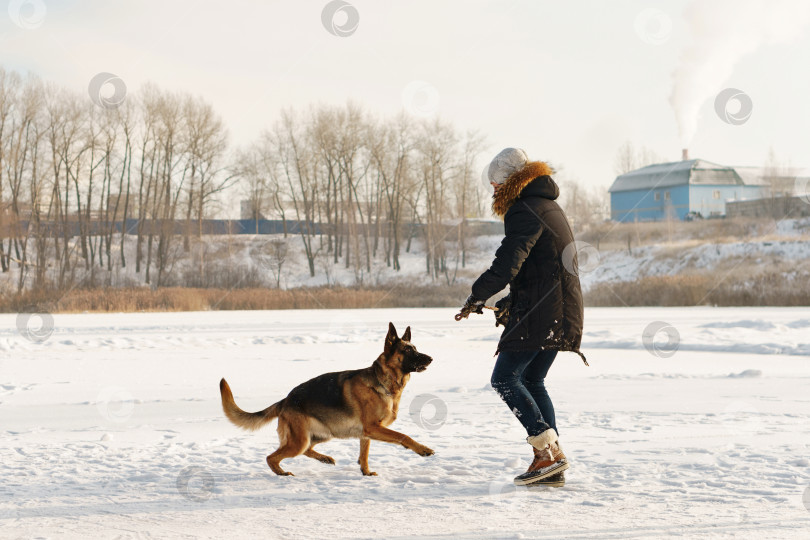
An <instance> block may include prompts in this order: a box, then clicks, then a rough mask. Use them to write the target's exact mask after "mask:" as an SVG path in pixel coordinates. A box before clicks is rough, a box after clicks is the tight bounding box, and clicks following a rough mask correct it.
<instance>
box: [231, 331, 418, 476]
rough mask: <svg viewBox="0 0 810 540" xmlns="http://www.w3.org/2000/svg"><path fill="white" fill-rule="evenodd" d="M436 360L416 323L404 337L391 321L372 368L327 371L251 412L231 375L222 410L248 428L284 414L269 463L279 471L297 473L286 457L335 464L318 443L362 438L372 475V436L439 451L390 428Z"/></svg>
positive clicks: (363, 461) (363, 465)
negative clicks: (416, 339)
mask: <svg viewBox="0 0 810 540" xmlns="http://www.w3.org/2000/svg"><path fill="white" fill-rule="evenodd" d="M432 361H433V359H432V358H431V357H430V356H428V355H426V354H422V353H420V352H417V350H416V347H414V346H413V345H412V344H411V327H410V326H409V327H408V328H407V329H406V330H405V333H404V334H402V338H401V339H400V338H399V337H397V331H396V328H394V325H393V324H391V323H388V335H387V336H386V337H385V350H384V351H383V353H382V354H381V355H380V356H378V357H377V359H376V360H375V361H374V363H373V364H371V366H370V367H367V368H364V369H355V370H350V371H338V372H335V373H325V374H323V375H319V376H318V377H315V378H314V379H310V380H308V381H307V382H305V383H303V384H300V385H298V386H296V387H295V388H293V389H292V391H291V392H290V393H289V394H288V395H287V397H286V398H284V399H282V400H281V401H279V402H278V403H274V404H273V405H270V406H269V407H267V408H266V409H264V410H263V411H259V412H255V413H248V412H245V411H243V410H242V409H240V408H239V407H238V406H237V405H236V403H235V402H234V400H233V393H232V392H231V388H230V387H229V386H228V383H227V382H226V381H225V379H222V380H221V381H220V382H219V391H220V394H221V395H222V409H223V410H224V411H225V416H227V417H228V420H230V421H231V422H233V423H234V424H236V425H237V426H239V427H240V428H243V429H248V430H251V431H252V430H256V429H259V428H260V427H262V426H263V425H265V424H267V423H268V422H270V421H271V420H273V419H274V418H278V428H277V429H278V438H279V443H280V445H279V447H278V450H276V451H275V452H273V453H272V454H270V455H269V456H267V464H268V465H269V466H270V469H272V471H273V472H274V473H276V474H278V475H284V476H292V475H293V474H292V473H291V472H288V471H285V470H284V469H282V468H281V460H283V459H286V458H291V457H295V456H299V455H301V454H304V455H305V456H307V457H310V458H313V459H317V460H318V461H321V462H323V463H328V464H330V465H334V464H335V460H334V459H332V458H331V457H329V456H325V455H323V454H319V453H318V452H316V451H315V450H314V448H315V445H316V444H320V443H322V442H325V441H328V440H329V439H331V438H333V437H337V438H341V439H349V438H359V439H360V457H359V459H358V460H357V463H359V464H360V470H361V471H362V472H363V474H364V475H366V476H375V475H376V474H377V473H375V472H372V471H370V470H369V468H368V449H369V445H370V443H371V439H374V440H376V441H383V442H388V443H395V444H401V445H402V446H404V447H405V448H408V449H410V450H413V451H414V452H416V453H417V454H419V455H420V456H430V455H432V454H433V450H431V449H430V448H428V447H427V446H424V445H422V444H419V443H418V442H416V441H414V440H413V439H411V438H410V437H408V436H407V435H404V434H402V433H398V432H396V431H394V430H391V429H388V426H389V425H391V423H393V421H394V420H396V418H397V411H398V409H399V399H400V397H401V396H402V391H403V390H404V389H405V385H406V384H407V383H408V380H409V379H410V377H411V373H413V372H414V371H416V372H421V371H425V369H427V366H428V364H430V363H431V362H432Z"/></svg>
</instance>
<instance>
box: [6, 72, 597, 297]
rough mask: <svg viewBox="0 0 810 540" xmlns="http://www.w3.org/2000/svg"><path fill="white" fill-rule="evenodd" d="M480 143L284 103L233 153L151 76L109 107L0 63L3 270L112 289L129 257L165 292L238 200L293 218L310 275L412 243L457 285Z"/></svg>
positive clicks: (436, 129) (39, 283)
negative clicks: (208, 226) (208, 227)
mask: <svg viewBox="0 0 810 540" xmlns="http://www.w3.org/2000/svg"><path fill="white" fill-rule="evenodd" d="M483 148H484V141H483V138H482V137H481V136H480V135H479V134H478V133H476V132H464V133H462V132H460V131H459V130H458V129H456V128H455V127H454V126H453V125H451V124H449V123H447V122H445V121H442V120H440V119H415V118H413V117H409V116H408V115H406V114H404V113H402V114H399V115H397V116H394V117H388V118H381V117H378V116H375V115H373V114H370V113H369V112H368V111H366V110H364V109H363V107H361V106H360V105H358V104H355V103H351V102H349V103H347V104H345V105H343V106H331V105H318V106H311V107H309V108H308V109H306V110H293V109H286V110H284V111H282V112H281V114H280V115H279V118H278V120H277V121H276V122H275V123H273V124H272V125H271V126H270V127H269V128H268V129H266V130H265V131H264V132H262V133H261V134H260V135H259V136H258V137H257V138H256V139H255V141H253V142H252V143H251V144H248V145H246V146H245V147H242V148H232V147H231V146H230V145H229V140H228V132H227V129H226V126H225V124H224V122H223V120H222V118H221V117H220V116H219V114H218V113H217V112H216V111H215V110H214V108H213V106H212V105H211V104H210V103H208V102H206V101H205V100H204V99H202V98H200V97H197V96H193V95H191V94H188V93H183V92H170V91H166V90H162V89H160V88H159V87H157V86H155V85H153V84H147V85H146V86H144V87H143V88H142V89H141V90H140V91H138V92H137V93H130V94H128V95H127V96H126V99H125V100H123V102H121V103H120V104H117V106H115V107H108V106H100V105H99V104H98V103H96V102H94V100H92V99H89V98H88V96H87V94H84V93H79V92H74V91H70V90H67V89H65V88H61V87H59V86H57V85H54V84H49V83H44V82H42V81H41V80H39V79H38V78H37V77H35V76H31V75H28V76H21V75H19V74H18V73H16V72H14V71H6V70H5V69H3V68H2V67H0V270H2V272H3V273H9V272H10V271H11V270H12V269H15V268H16V269H17V270H18V272H17V273H16V275H15V281H16V288H17V290H18V291H21V290H23V289H24V288H26V287H34V288H55V289H59V290H63V289H66V288H70V287H76V286H98V285H106V284H110V283H111V282H112V280H111V276H112V274H113V273H115V272H120V271H121V269H123V268H127V265H134V267H135V274H136V275H137V276H139V277H138V279H139V281H140V282H142V283H146V284H150V285H152V286H153V287H160V286H164V285H166V284H167V283H169V282H170V281H171V279H170V277H171V274H172V271H173V269H174V267H175V264H176V263H177V262H178V261H179V260H180V259H181V258H183V257H187V258H188V259H189V260H192V261H195V264H199V272H201V273H202V272H204V271H205V267H206V265H205V250H204V249H202V248H201V247H199V246H198V244H199V243H200V242H199V240H200V238H201V236H202V223H203V219H205V218H207V217H212V215H213V214H214V213H216V212H217V211H218V210H219V209H220V208H221V204H222V203H223V202H225V201H226V200H227V199H228V198H234V197H241V198H243V199H245V200H246V201H247V205H248V206H249V213H250V215H251V217H252V218H254V219H259V218H270V217H272V218H277V219H280V220H282V221H284V222H285V223H286V222H287V221H288V220H290V221H292V220H295V221H296V222H297V223H298V224H299V226H298V227H296V228H295V232H294V233H290V234H291V235H294V238H295V239H296V240H294V241H296V242H299V243H300V246H301V250H302V252H303V253H304V255H305V256H306V260H307V263H308V268H309V273H310V275H311V276H315V275H316V272H318V271H319V266H318V264H317V263H318V261H324V265H323V271H327V272H328V271H329V268H334V267H335V266H336V265H343V266H344V267H345V268H351V269H353V270H354V272H355V273H356V274H357V275H358V277H359V278H361V281H362V276H363V275H369V274H370V273H371V271H372V261H373V260H375V259H377V260H384V261H385V264H386V265H387V266H389V267H391V268H392V269H394V270H399V269H400V268H401V264H400V255H401V253H402V252H403V251H407V250H409V249H410V247H411V243H412V241H413V240H415V239H418V240H420V241H421V242H422V243H421V246H422V249H424V253H425V272H426V274H428V275H430V276H431V278H432V279H434V280H445V281H447V282H448V283H450V282H452V281H453V280H454V278H455V274H456V272H457V271H458V269H459V267H462V268H463V267H464V266H465V264H466V252H467V245H468V242H469V240H468V236H469V235H468V231H467V227H468V224H467V219H468V218H471V217H479V216H484V215H489V210H488V206H489V203H490V196H491V192H489V191H488V190H487V188H486V187H485V184H484V182H483V181H482V167H483V165H482V164H479V157H480V156H479V154H480V153H481V151H482V149H483ZM571 185H572V186H573V188H572V190H571V191H570V192H569V193H568V194H567V195H568V198H569V199H571V200H573V201H574V202H575V203H576V204H574V203H572V204H571V206H572V208H573V207H574V206H581V207H582V209H581V213H582V215H583V219H590V218H589V217H587V216H592V215H593V214H594V213H593V209H592V208H591V206H592V204H596V203H593V201H592V197H590V198H583V197H582V196H580V195H577V193H580V192H581V191H582V190H581V189H580V188H579V187H578V186H577V185H576V184H571ZM583 200H584V201H586V202H587V204H584V205H583V204H582V201H583ZM127 220H130V221H129V222H130V223H135V224H136V225H135V226H133V227H132V230H122V224H126V223H127ZM178 222H181V223H183V224H184V225H185V226H184V227H183V233H182V234H180V235H178V234H177V232H176V230H175V224H176V223H178ZM316 225H317V226H316ZM130 244H134V250H133V248H132V247H131V245H130ZM128 246H129V247H128ZM195 249H197V250H198V252H195ZM128 254H129V255H128ZM131 258H132V259H134V260H130V259H131Z"/></svg>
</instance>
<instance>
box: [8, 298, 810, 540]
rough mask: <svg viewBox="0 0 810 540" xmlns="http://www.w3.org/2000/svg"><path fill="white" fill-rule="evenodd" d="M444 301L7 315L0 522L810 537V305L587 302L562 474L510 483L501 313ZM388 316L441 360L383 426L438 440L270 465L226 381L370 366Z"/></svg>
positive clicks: (21, 530) (260, 530)
mask: <svg viewBox="0 0 810 540" xmlns="http://www.w3.org/2000/svg"><path fill="white" fill-rule="evenodd" d="M454 313H455V311H454V310H452V309H380V310H351V311H349V310H334V311H328V310H322V311H267V312H206V313H136V314H83V315H82V314H77V315H61V314H57V315H54V316H53V317H54V321H53V333H52V334H51V335H50V336H49V337H48V338H47V339H45V340H44V341H42V342H41V343H37V342H34V341H30V340H28V339H25V338H24V337H22V336H21V335H20V333H19V331H18V329H17V326H16V324H17V319H16V317H15V316H14V315H2V316H0V433H2V438H1V439H0V537H2V538H7V537H8V538H32V537H45V538H48V537H53V538H55V537H59V538H88V537H94V538H154V537H160V538H166V537H170V538H223V537H227V538H248V537H257V536H258V537H267V538H327V537H328V538H377V537H386V538H411V537H417V536H419V537H433V538H449V537H462V538H520V537H526V538H536V537H548V538H561V537H564V538H628V537H648V538H660V537H664V536H671V535H675V536H683V537H688V538H695V537H700V538H731V537H738V538H749V537H752V536H756V537H757V538H804V537H806V533H807V530H808V528H810V461H808V448H809V445H810V422H808V420H810V397H808V393H807V387H808V380H809V379H810V377H809V376H808V357H809V356H810V338H809V337H808V336H810V333H809V332H808V326H810V310H808V309H807V308H744V309H740V308H728V309H727V308H632V309H621V308H601V309H588V310H586V334H585V339H584V343H583V351H584V352H585V354H586V355H587V356H588V359H589V362H590V364H591V367H585V366H584V365H583V364H582V362H581V360H580V359H579V358H578V357H577V356H576V355H574V354H571V353H561V354H560V355H559V356H558V359H557V361H556V362H555V365H554V366H553V367H552V369H551V372H550V375H549V379H548V381H547V385H548V387H549V391H550V393H551V395H552V398H553V399H554V403H555V406H556V409H557V417H558V421H557V422H558V425H559V428H560V436H561V441H562V443H563V447H564V449H565V452H566V454H567V455H568V456H569V458H570V459H571V462H572V465H571V469H570V471H569V472H567V473H566V478H567V484H566V486H565V487H564V488H560V489H552V488H540V489H525V488H515V486H514V485H513V484H512V478H513V477H514V476H515V475H516V474H519V473H520V472H523V470H525V468H526V466H527V465H528V462H529V459H530V456H531V450H530V448H529V446H528V445H527V444H526V442H525V432H523V430H522V428H521V427H520V425H519V424H518V422H517V420H516V419H515V418H514V417H513V416H512V415H511V413H510V412H509V410H508V409H507V408H506V406H505V405H504V404H503V403H502V402H501V401H500V399H499V398H498V396H497V395H496V394H495V393H494V392H493V391H492V389H491V388H490V387H489V384H488V381H489V375H490V372H491V368H492V365H493V362H494V358H493V357H492V354H493V353H494V349H495V344H496V340H497V336H498V335H499V329H496V328H495V327H494V323H493V319H492V317H491V316H490V315H488V314H487V315H486V316H479V317H475V316H474V318H471V319H470V320H467V321H463V322H461V323H456V322H455V321H453V319H452V316H453V314H454ZM388 321H392V322H394V324H395V325H396V326H397V329H398V330H399V332H400V333H402V332H403V331H404V330H405V327H406V326H407V325H410V326H411V328H412V333H413V343H414V344H415V345H416V347H417V348H418V349H419V350H420V351H421V352H425V353H427V354H430V355H431V356H433V358H434V362H433V364H431V366H430V367H429V368H428V370H427V371H425V372H424V373H416V374H414V375H413V376H412V377H411V381H410V383H409V385H408V387H407V388H406V390H405V393H404V395H403V399H402V403H401V408H400V414H399V418H398V420H397V421H396V422H395V423H394V424H393V425H392V426H391V427H392V428H393V429H396V430H398V431H401V432H403V433H406V434H408V435H410V436H412V437H413V438H414V439H416V440H417V441H419V442H421V443H423V444H425V445H427V446H429V447H431V448H433V449H434V450H435V451H436V454H435V455H434V456H431V457H427V458H425V457H420V456H418V455H416V454H414V453H412V452H410V451H408V450H406V449H404V448H401V447H396V446H393V445H388V444H385V443H379V442H372V444H371V453H370V458H369V463H370V467H371V469H372V470H374V471H376V472H377V473H378V474H379V476H377V477H368V478H367V477H363V476H362V475H361V474H360V471H359V466H358V465H357V463H356V460H357V455H358V451H359V443H358V441H356V440H333V441H330V442H327V443H324V444H322V445H320V446H319V447H318V450H319V451H320V452H322V453H325V454H327V455H331V456H333V457H334V458H335V460H336V461H337V465H336V466H329V465H325V464H322V463H319V462H317V461H314V460H311V459H308V458H306V457H303V456H301V457H297V458H294V459H291V460H285V461H284V463H283V466H284V467H285V468H286V469H287V470H290V471H292V472H294V473H295V474H296V476H295V477H276V476H275V475H273V474H272V473H271V472H270V471H269V469H268V468H267V465H266V463H265V461H264V458H265V456H266V455H267V454H268V453H270V452H271V451H273V450H274V449H275V448H276V446H277V437H276V434H275V432H274V431H275V430H274V428H275V422H274V423H272V424H271V425H269V426H267V427H265V428H264V429H262V430H260V431H258V432H254V433H248V432H243V431H240V430H238V429H237V428H236V427H235V426H233V425H231V424H230V423H229V422H228V421H227V420H226V419H225V418H224V416H223V414H222V411H221V408H220V405H219V391H218V382H219V379H220V378H221V377H225V378H227V379H228V382H229V383H230V385H231V387H232V389H233V391H234V394H235V397H236V402H237V404H239V405H240V406H241V407H242V408H243V409H245V410H259V409H261V408H264V407H266V406H267V405H269V404H270V403H273V402H275V401H277V400H278V399H280V398H281V397H283V396H284V395H286V393H287V392H288V391H289V390H290V389H291V388H292V387H293V386H295V385H296V384H298V383H300V382H302V381H304V380H306V379H308V378H311V377H313V376H315V375H318V374H320V373H323V372H327V371H337V370H343V369H353V368H357V367H365V366H367V365H369V364H370V363H371V362H372V361H373V360H374V358H375V357H376V356H377V355H378V354H379V353H380V352H381V350H382V342H383V338H384V336H385V332H386V329H387V323H388ZM657 322H663V323H666V324H665V325H664V326H661V325H660V324H659V325H657V326H655V325H654V323H657ZM32 324H36V322H33V323H32ZM651 326H652V327H653V328H658V331H657V332H651V331H650V330H648V329H649V328H650V327H651Z"/></svg>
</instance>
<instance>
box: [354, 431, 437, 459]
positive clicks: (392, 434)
mask: <svg viewBox="0 0 810 540" xmlns="http://www.w3.org/2000/svg"><path fill="white" fill-rule="evenodd" d="M363 437H366V438H369V439H374V440H377V441H382V442H388V443H394V444H401V445H402V446H404V447H405V448H407V449H409V450H413V451H414V452H416V453H417V454H419V455H420V456H432V455H433V450H431V449H430V448H428V447H427V446H425V445H423V444H419V443H418V442H416V441H415V440H413V439H411V438H410V437H408V436H407V435H405V434H404V433H400V432H398V431H394V430H393V429H388V428H386V427H383V426H381V425H370V426H363Z"/></svg>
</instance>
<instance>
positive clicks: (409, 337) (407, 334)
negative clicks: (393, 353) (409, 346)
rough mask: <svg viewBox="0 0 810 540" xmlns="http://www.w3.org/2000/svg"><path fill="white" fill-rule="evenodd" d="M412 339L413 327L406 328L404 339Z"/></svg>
mask: <svg viewBox="0 0 810 540" xmlns="http://www.w3.org/2000/svg"><path fill="white" fill-rule="evenodd" d="M410 340H411V327H410V326H409V327H408V328H406V329H405V333H404V334H402V341H410Z"/></svg>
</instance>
